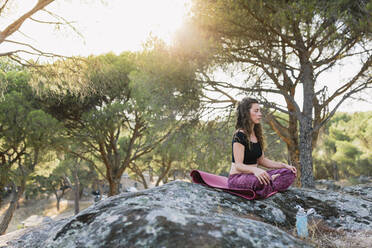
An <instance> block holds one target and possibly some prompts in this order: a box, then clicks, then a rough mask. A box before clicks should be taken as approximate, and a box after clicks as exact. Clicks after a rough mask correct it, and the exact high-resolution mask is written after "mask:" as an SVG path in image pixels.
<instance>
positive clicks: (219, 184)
mask: <svg viewBox="0 0 372 248" xmlns="http://www.w3.org/2000/svg"><path fill="white" fill-rule="evenodd" d="M190 176H191V178H192V181H193V182H194V183H198V184H201V185H204V186H209V187H212V188H217V189H221V190H223V191H225V192H228V193H231V194H234V195H237V196H240V197H243V198H245V199H248V200H254V199H256V193H255V192H254V191H253V190H251V189H234V188H229V187H228V186H227V177H224V176H217V175H214V174H210V173H207V172H204V171H200V170H193V171H191V173H190Z"/></svg>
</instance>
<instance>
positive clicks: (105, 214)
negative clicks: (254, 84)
mask: <svg viewBox="0 0 372 248" xmlns="http://www.w3.org/2000/svg"><path fill="white" fill-rule="evenodd" d="M370 191H371V187H370V186H365V187H362V186H359V188H355V189H354V190H351V192H352V194H351V193H347V192H329V191H325V190H315V189H314V190H310V189H297V188H291V189H289V190H288V191H286V192H284V193H280V194H276V195H274V196H272V197H270V198H268V199H265V200H257V201H248V200H246V199H243V198H240V197H237V196H234V195H231V194H228V193H225V192H221V191H218V190H214V189H211V188H206V187H203V186H201V185H197V184H191V183H186V182H180V181H176V182H172V183H168V184H166V185H163V186H161V187H157V188H153V189H150V190H145V191H140V192H135V193H125V194H121V195H118V196H115V197H110V198H108V199H106V200H105V201H101V202H99V203H97V204H95V205H93V206H91V207H89V208H87V209H85V210H84V211H82V212H81V213H79V214H78V215H76V216H74V217H72V218H70V219H67V220H61V221H58V222H54V223H53V222H47V223H45V224H44V225H42V226H41V227H39V228H32V229H30V230H29V231H27V232H26V233H25V234H23V235H22V236H21V237H19V238H18V239H16V240H13V241H11V242H9V243H8V245H9V246H8V247H312V245H311V244H308V243H305V242H304V241H302V240H299V239H296V238H295V237H293V236H292V235H290V234H289V233H291V231H292V230H293V228H294V224H295V214H296V210H295V206H296V205H297V204H299V205H301V206H303V207H304V208H310V207H313V208H315V210H316V211H317V213H318V215H317V217H318V218H322V219H323V220H324V222H325V223H327V224H328V225H329V226H330V227H331V228H339V229H345V230H368V229H371V217H370V216H371V215H372V213H371V211H372V199H371V198H370V196H371V193H370ZM361 195H362V196H363V198H361V197H360V196H361ZM278 227H279V228H278Z"/></svg>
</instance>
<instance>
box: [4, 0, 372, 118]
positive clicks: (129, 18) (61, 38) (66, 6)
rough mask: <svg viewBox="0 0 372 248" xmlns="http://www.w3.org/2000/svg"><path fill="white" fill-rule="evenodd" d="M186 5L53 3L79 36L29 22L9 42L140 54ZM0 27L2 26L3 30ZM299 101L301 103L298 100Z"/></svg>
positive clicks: (104, 0) (330, 81)
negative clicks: (71, 22) (147, 42)
mask: <svg viewBox="0 0 372 248" xmlns="http://www.w3.org/2000/svg"><path fill="white" fill-rule="evenodd" d="M18 2H20V1H18ZM35 2H36V0H34V1H30V0H27V1H24V0H23V1H22V4H21V5H18V6H17V5H15V6H14V8H12V9H11V10H12V12H10V15H9V20H8V21H9V22H10V21H11V18H12V17H13V16H14V17H15V16H19V13H24V12H25V11H26V10H29V9H30V7H32V6H33V5H34V4H35ZM189 7H190V0H57V1H55V2H54V3H52V4H51V5H49V6H47V8H46V9H47V10H50V11H53V12H55V13H57V14H58V15H60V16H62V17H63V18H65V19H66V20H69V21H73V22H74V24H73V25H74V26H75V27H76V28H77V30H78V31H79V32H80V33H81V35H82V37H80V36H79V35H78V34H77V33H76V32H73V31H72V30H71V28H70V27H64V26H62V27H61V29H60V30H58V29H56V28H55V27H53V26H51V25H46V24H40V23H35V22H33V21H30V20H27V21H26V22H25V23H24V25H23V26H22V27H21V29H20V30H21V31H22V32H17V33H15V34H14V35H13V36H11V37H10V38H9V39H11V40H17V41H19V40H22V41H24V42H27V43H30V44H32V45H34V46H35V47H37V48H40V49H42V50H43V51H46V52H53V53H57V54H62V55H67V56H76V55H81V56H88V55H90V54H102V53H107V52H114V53H116V54H119V53H121V52H123V51H128V50H129V51H138V50H140V49H141V48H142V45H143V43H144V42H145V41H146V39H147V38H148V37H149V35H150V34H152V35H154V36H158V37H160V38H162V39H164V40H165V41H166V42H168V43H170V42H171V40H172V35H173V34H174V33H175V31H176V30H177V29H178V28H179V27H181V25H182V23H183V20H184V19H185V18H186V15H187V11H188V9H189ZM11 14H13V16H12V15H11ZM34 17H35V18H36V19H39V20H50V19H51V18H50V17H49V16H48V15H47V14H45V13H42V12H38V13H37V14H36V15H34ZM3 25H4V23H3ZM3 25H1V24H0V28H1V29H3V27H4V26H3ZM4 50H7V51H9V50H10V47H9V46H7V45H6V44H4V43H3V44H1V46H0V52H1V51H4ZM355 68H356V67H355V66H353V62H352V63H350V66H347V67H343V68H342V69H334V70H333V72H331V73H329V74H327V75H325V76H324V77H322V78H320V80H321V81H322V83H325V84H327V85H328V86H329V88H330V89H332V88H335V85H336V84H337V82H340V81H342V79H345V78H347V77H348V76H350V75H355V72H353V71H355ZM226 77H228V75H222V78H226ZM227 80H229V78H227ZM230 80H231V78H230ZM299 97H300V98H301V96H299ZM297 100H299V102H301V99H297ZM275 101H276V100H275ZM278 101H280V100H279V99H278ZM339 110H341V111H347V112H353V111H367V110H372V104H371V103H363V102H362V103H361V102H358V101H354V102H353V101H350V100H349V101H347V102H346V103H344V104H343V105H342V106H341V108H340V109H339Z"/></svg>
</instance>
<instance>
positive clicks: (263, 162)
mask: <svg viewBox="0 0 372 248" xmlns="http://www.w3.org/2000/svg"><path fill="white" fill-rule="evenodd" d="M257 162H258V164H260V165H262V166H263V167H266V168H273V169H281V168H286V169H290V170H291V171H293V173H295V174H296V173H297V170H296V167H294V166H292V165H288V164H285V163H281V162H276V161H272V160H270V159H268V158H265V155H264V153H263V152H262V155H261V157H259V158H258V160H257Z"/></svg>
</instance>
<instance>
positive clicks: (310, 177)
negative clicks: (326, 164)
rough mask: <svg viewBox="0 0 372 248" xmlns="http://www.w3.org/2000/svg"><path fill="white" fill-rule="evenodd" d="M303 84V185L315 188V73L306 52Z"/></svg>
mask: <svg viewBox="0 0 372 248" xmlns="http://www.w3.org/2000/svg"><path fill="white" fill-rule="evenodd" d="M301 64H302V66H301V69H302V85H303V96H304V101H303V107H302V113H299V115H300V120H299V122H300V165H301V171H300V172H301V176H300V178H301V186H302V187H306V188H314V187H315V182H314V174H313V156H312V153H313V146H312V144H313V108H314V102H313V101H314V97H315V94H314V74H313V71H312V67H311V64H310V62H309V58H308V55H307V54H306V53H304V54H303V55H302V57H301Z"/></svg>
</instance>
